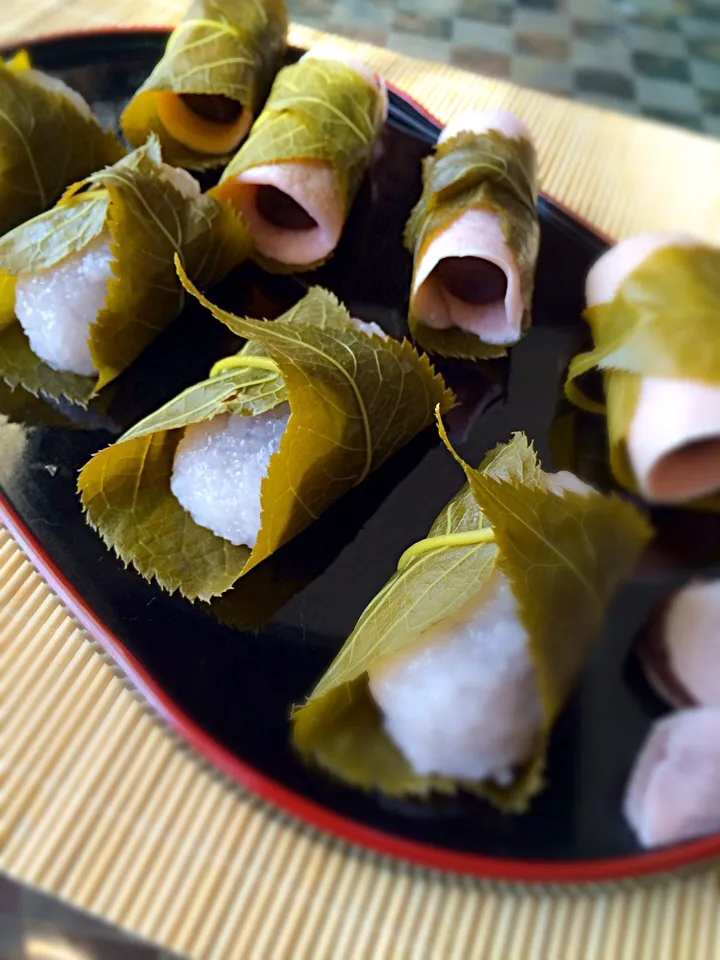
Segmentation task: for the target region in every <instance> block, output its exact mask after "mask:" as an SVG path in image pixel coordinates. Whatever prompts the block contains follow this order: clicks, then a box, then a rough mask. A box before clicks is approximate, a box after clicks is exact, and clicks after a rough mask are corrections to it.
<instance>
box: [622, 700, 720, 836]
mask: <svg viewBox="0 0 720 960" xmlns="http://www.w3.org/2000/svg"><path fill="white" fill-rule="evenodd" d="M624 811H625V816H626V818H627V820H628V822H629V824H630V826H631V827H632V829H633V831H634V833H635V835H636V836H637V838H638V840H639V841H640V843H641V844H642V845H643V846H644V847H657V846H664V845H666V844H670V843H680V842H682V841H683V840H692V839H694V838H697V837H703V836H707V835H709V834H711V833H717V832H719V831H720V707H694V708H690V709H688V710H678V711H677V712H676V713H673V714H671V715H670V716H668V717H663V719H662V720H659V721H658V722H657V723H656V724H655V725H654V726H653V727H652V729H651V730H650V733H649V735H648V737H647V739H646V741H645V743H644V744H643V746H642V749H641V750H640V753H639V755H638V758H637V760H636V761H635V766H634V768H633V771H632V774H631V776H630V780H629V783H628V787H627V792H626V794H625V802H624Z"/></svg>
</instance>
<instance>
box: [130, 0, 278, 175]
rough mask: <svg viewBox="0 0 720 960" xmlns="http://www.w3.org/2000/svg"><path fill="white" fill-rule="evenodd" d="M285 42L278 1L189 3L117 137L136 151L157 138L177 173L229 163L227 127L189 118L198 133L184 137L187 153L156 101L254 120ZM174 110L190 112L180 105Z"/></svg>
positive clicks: (231, 143)
mask: <svg viewBox="0 0 720 960" xmlns="http://www.w3.org/2000/svg"><path fill="white" fill-rule="evenodd" d="M286 35H287V11H286V9H285V4H284V2H283V0H195V2H194V3H193V4H192V6H191V7H190V10H189V11H188V13H187V16H186V17H185V19H184V20H183V21H182V22H181V23H180V24H179V25H178V26H177V27H176V28H175V30H174V31H173V33H172V34H171V35H170V38H169V40H168V43H167V47H166V49H165V53H164V55H163V57H162V59H161V60H160V61H159V63H158V64H157V65H156V67H155V69H154V70H153V72H152V73H151V74H150V76H149V77H148V79H147V80H146V81H145V83H144V84H143V85H142V86H141V87H140V89H139V90H138V91H137V93H136V94H135V96H134V97H133V98H132V100H131V101H130V103H129V104H128V105H127V107H126V108H125V110H124V111H123V114H122V117H121V125H122V130H123V133H124V134H125V136H126V137H127V138H128V140H129V141H130V143H132V144H133V145H135V146H139V145H140V144H142V143H144V142H145V140H146V139H147V137H148V135H149V134H150V133H155V134H156V135H157V136H158V137H159V138H160V143H161V145H162V148H163V154H164V155H165V157H166V159H167V161H168V162H169V163H173V164H176V165H178V166H182V167H189V168H195V169H199V168H202V167H208V166H216V165H218V164H220V163H225V162H227V161H228V160H229V159H230V157H232V155H233V153H234V152H235V150H236V149H237V137H236V138H235V140H234V141H233V139H232V133H233V129H234V128H233V127H232V124H228V125H227V130H223V128H224V127H225V126H226V124H222V123H213V122H212V121H210V122H209V123H208V122H207V121H204V120H203V118H202V117H200V118H195V124H196V126H197V129H196V130H194V131H193V130H189V131H188V132H190V133H191V134H192V136H193V138H197V139H198V141H199V142H198V148H193V147H190V146H188V145H186V144H185V143H184V142H180V141H178V140H177V139H176V138H175V137H174V136H173V135H172V133H171V132H170V131H169V130H168V129H167V127H166V125H165V123H164V122H163V117H162V116H161V112H162V108H161V110H160V111H159V110H158V94H159V95H160V96H161V97H162V96H167V95H173V94H175V95H181V94H205V95H214V96H221V97H225V98H228V99H230V100H232V101H235V102H236V103H238V104H239V105H241V106H242V107H243V108H244V109H245V110H246V111H249V114H250V117H255V116H257V114H258V113H259V111H260V108H261V107H262V104H263V102H264V100H265V98H266V96H267V93H268V90H269V89H270V85H271V84H272V81H273V78H274V76H275V74H276V73H277V71H278V69H279V68H280V65H281V63H282V58H283V55H284V53H285V48H286ZM171 106H172V104H171ZM176 108H177V109H178V110H180V111H182V112H185V111H187V110H188V108H187V107H185V108H183V105H182V104H181V103H178V104H176ZM192 120H193V117H192V116H191V115H190V116H186V121H188V122H192ZM179 122H182V118H180V121H179ZM238 133H239V136H240V137H241V136H242V135H243V132H242V131H240V130H238ZM228 135H229V136H230V139H229V140H228ZM200 141H203V142H202V148H200ZM223 141H225V142H224V143H223Z"/></svg>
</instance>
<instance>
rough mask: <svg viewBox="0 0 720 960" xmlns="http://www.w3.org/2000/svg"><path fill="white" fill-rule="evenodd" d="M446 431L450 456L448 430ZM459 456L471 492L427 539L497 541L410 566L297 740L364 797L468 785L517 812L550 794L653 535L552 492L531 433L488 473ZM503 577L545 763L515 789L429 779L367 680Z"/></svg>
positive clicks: (336, 671) (633, 521)
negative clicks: (552, 750)
mask: <svg viewBox="0 0 720 960" xmlns="http://www.w3.org/2000/svg"><path fill="white" fill-rule="evenodd" d="M441 434H442V436H443V440H444V441H445V443H446V444H447V445H448V447H449V443H448V441H447V437H446V435H445V433H444V430H443V429H442V425H441ZM449 449H450V450H451V452H452V453H453V455H454V456H455V457H456V459H457V460H458V462H459V463H460V464H461V465H462V467H463V470H464V471H465V474H466V478H467V481H468V482H467V484H466V485H465V486H464V487H463V488H462V490H461V491H460V492H459V493H458V494H457V495H456V496H455V497H454V498H453V499H452V500H451V501H450V503H449V504H448V505H447V507H445V509H444V510H443V511H442V512H441V514H440V515H439V516H438V518H437V520H436V521H435V523H434V524H433V526H432V527H431V529H430V533H429V535H428V537H429V539H430V540H432V538H433V537H436V536H442V535H445V534H448V533H459V532H463V531H467V530H473V529H482V528H486V527H488V526H491V527H492V528H493V530H494V533H495V539H494V541H489V542H488V541H483V542H480V543H476V544H472V545H469V544H465V545H458V544H455V545H452V546H448V545H441V546H440V547H438V548H437V549H435V550H432V549H429V550H428V551H426V552H424V553H421V554H418V555H416V556H415V557H414V558H412V559H411V560H410V561H409V563H408V564H407V565H406V566H404V567H402V569H400V570H398V571H397V572H396V573H395V574H394V575H393V576H392V577H391V578H390V580H389V581H388V583H387V584H386V585H385V587H383V589H382V590H381V591H380V592H379V593H378V595H377V596H376V597H375V598H374V600H372V601H371V603H370V604H369V606H368V607H367V608H366V610H365V612H364V613H363V614H362V616H361V617H360V619H359V621H358V623H357V625H356V627H355V629H354V630H353V632H352V634H351V635H350V637H349V638H348V640H347V641H346V643H345V644H344V646H343V647H342V649H341V650H340V653H339V654H338V655H337V657H336V658H335V660H334V661H333V663H332V664H331V665H330V667H329V668H328V670H327V672H326V673H325V674H324V676H323V677H322V679H321V680H320V681H319V683H318V684H317V686H316V687H315V689H314V690H313V692H312V693H311V694H310V697H309V698H308V700H307V701H306V702H305V703H304V704H303V705H302V706H300V707H298V708H296V709H295V711H294V713H293V742H294V744H295V747H296V748H297V749H298V751H299V752H300V754H301V755H302V756H303V757H304V758H305V759H306V760H307V761H309V762H312V763H316V764H318V765H319V766H321V767H323V768H324V769H326V770H327V771H328V772H330V773H331V774H332V775H334V776H336V777H339V778H340V779H341V780H344V781H346V782H348V783H351V784H353V785H355V786H359V787H362V788H364V789H377V790H379V791H380V792H382V793H384V794H387V795H391V796H396V795H406V794H419V795H424V794H427V793H430V792H432V791H437V792H441V793H453V792H455V791H456V790H457V789H463V790H466V791H469V792H472V793H477V794H480V795H483V796H486V797H487V798H488V799H490V800H491V801H492V802H493V803H495V804H496V805H497V806H499V807H500V808H502V809H504V810H507V811H516V812H517V811H522V810H524V809H526V807H527V805H528V803H529V801H530V799H531V798H532V797H533V796H534V795H535V794H536V793H537V792H538V791H539V790H540V789H541V788H542V786H543V767H544V762H545V753H546V748H547V740H548V736H549V733H550V730H551V728H552V724H553V722H554V720H555V719H556V717H557V714H558V712H559V710H560V709H561V708H562V706H563V704H564V703H565V701H566V699H567V695H568V693H569V691H570V689H571V687H572V684H573V682H574V681H575V680H576V679H577V674H578V672H579V669H580V666H581V665H582V662H583V660H584V657H585V656H586V654H587V652H588V649H589V647H590V645H591V643H592V642H593V640H594V639H595V637H596V636H597V634H598V632H599V630H600V627H601V625H602V620H603V617H604V611H605V608H606V605H607V603H608V601H609V599H610V597H611V596H612V593H613V591H614V590H615V588H616V587H617V586H618V585H619V583H620V582H621V581H622V579H623V578H624V576H625V575H626V574H627V573H628V571H629V570H630V568H631V567H632V565H633V564H634V562H635V560H636V558H637V555H638V553H639V551H640V549H641V548H642V546H643V544H644V543H645V541H646V539H647V537H648V536H649V532H650V531H649V527H648V525H647V523H646V522H645V521H644V520H643V519H642V518H641V517H640V515H639V514H638V513H637V511H635V509H634V508H633V507H631V506H630V505H629V504H626V503H624V502H623V501H621V500H620V499H619V498H617V497H609V498H608V497H604V496H602V495H601V494H599V493H595V492H594V491H592V492H590V493H589V494H588V495H583V494H577V493H570V492H568V491H565V492H564V493H554V492H551V491H550V490H549V489H548V487H547V484H546V482H545V479H544V478H545V475H544V474H543V472H542V470H541V468H540V464H539V462H538V460H537V456H536V454H535V451H534V450H533V448H532V446H531V445H530V444H529V443H528V441H527V439H526V437H525V436H524V435H523V434H520V433H516V434H514V435H513V437H512V439H511V441H510V442H509V443H508V444H505V445H501V446H499V447H497V448H496V449H495V450H493V451H492V452H491V453H490V454H488V456H487V457H486V458H485V460H484V461H483V463H482V464H481V465H480V467H478V468H477V469H473V468H471V467H469V466H468V465H467V464H465V463H463V461H462V460H460V458H459V457H457V455H456V454H455V453H454V451H452V448H450V447H449ZM497 568H499V569H500V570H502V571H503V572H504V573H505V574H506V575H507V576H508V578H509V580H510V584H511V588H512V590H513V593H514V595H515V597H516V599H517V601H518V604H519V608H520V616H521V618H522V621H523V624H524V626H525V628H526V630H527V635H528V644H529V653H530V656H531V658H532V661H533V664H534V666H535V671H536V677H537V680H538V688H539V692H540V697H541V702H542V706H543V729H542V731H541V734H540V736H539V737H538V740H537V743H536V750H535V753H534V755H533V756H532V757H531V758H530V760H529V761H528V762H527V763H526V764H525V765H524V766H523V767H522V768H521V769H519V770H517V771H516V774H515V778H514V780H513V781H512V783H511V784H509V785H508V786H507V787H504V786H503V787H501V786H499V785H497V784H495V783H491V782H489V781H471V780H464V779H454V778H450V777H446V776H439V775H429V776H428V775H420V774H417V773H416V772H415V771H414V770H413V769H412V767H411V766H410V764H409V763H408V761H407V760H406V759H405V757H404V756H403V755H402V753H401V751H400V750H399V749H398V748H397V747H396V745H395V744H394V743H393V742H392V740H391V739H390V738H389V736H388V735H387V733H386V732H385V729H384V725H383V717H382V714H381V711H380V710H379V709H378V707H377V705H376V704H375V702H374V700H373V698H372V695H371V692H370V689H369V684H368V670H369V669H370V668H371V667H373V666H374V665H376V664H377V663H379V662H381V661H382V660H384V659H385V658H387V657H389V656H391V655H393V654H397V653H398V652H400V651H403V650H407V649H409V648H412V646H413V644H415V643H417V641H418V639H419V638H420V637H421V636H422V635H423V634H424V633H425V632H426V631H427V630H428V629H430V628H431V627H433V626H434V625H436V624H437V623H439V622H441V621H443V620H445V619H446V618H448V617H452V616H454V615H458V612H459V611H460V610H461V609H462V607H463V606H464V604H466V603H467V602H468V601H470V600H472V598H473V597H475V596H477V594H478V593H479V592H480V591H481V590H482V588H483V586H484V585H485V583H486V582H487V580H488V577H489V576H490V574H491V573H492V572H493V571H494V570H495V569H497ZM558 605H560V607H559V608H558Z"/></svg>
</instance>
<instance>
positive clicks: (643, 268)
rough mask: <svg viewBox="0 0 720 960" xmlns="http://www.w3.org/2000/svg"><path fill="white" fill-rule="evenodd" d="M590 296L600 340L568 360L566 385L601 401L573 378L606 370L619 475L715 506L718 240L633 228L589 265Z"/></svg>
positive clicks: (670, 498) (718, 481)
mask: <svg viewBox="0 0 720 960" xmlns="http://www.w3.org/2000/svg"><path fill="white" fill-rule="evenodd" d="M586 296H587V304H588V310H587V311H586V318H587V319H588V321H589V323H590V326H591V328H592V331H593V337H594V340H595V349H594V350H592V351H590V352H588V353H586V354H582V355H580V356H579V357H577V358H575V360H574V361H573V363H572V364H571V367H570V373H569V377H568V395H569V396H570V398H571V399H573V400H574V401H575V402H576V403H578V404H579V405H581V406H584V407H586V409H591V410H592V409H600V410H602V409H603V408H602V407H598V405H597V404H593V403H592V402H589V401H588V400H587V398H585V397H584V396H583V394H582V393H581V392H580V389H579V388H578V387H577V386H576V385H575V383H574V381H575V379H576V378H577V377H579V376H581V375H582V374H584V373H586V372H587V371H588V370H589V369H592V368H593V367H597V368H598V369H599V370H600V371H601V372H602V373H603V374H604V380H605V392H606V398H607V416H608V432H609V435H610V444H611V465H612V468H613V471H614V473H615V475H616V477H617V479H618V480H619V481H620V482H621V483H623V484H624V485H625V486H627V487H628V488H630V489H634V490H637V491H639V492H640V493H641V494H642V496H643V497H644V498H645V499H646V500H649V501H651V502H653V503H667V504H679V503H686V502H688V501H695V500H700V501H703V500H704V499H705V498H712V501H714V503H715V508H717V507H718V506H720V499H718V498H717V497H715V495H716V494H717V493H718V491H719V490H720V346H719V345H718V342H719V340H720V338H718V335H717V333H718V324H719V323H720V249H718V248H714V247H709V246H706V245H703V244H702V243H701V242H700V241H699V240H697V239H695V238H693V237H692V236H689V235H688V234H684V233H676V232H666V233H657V234H641V235H639V236H634V237H629V238H628V239H626V240H623V241H621V242H620V243H618V244H617V246H615V247H613V248H612V249H611V250H609V251H608V253H606V254H604V255H603V256H602V257H601V258H600V259H599V260H598V261H597V263H596V264H595V265H594V266H593V268H592V269H591V271H590V273H589V274H588V278H587V284H586ZM698 505H706V506H708V507H710V506H712V502H710V501H708V502H707V503H705V504H698Z"/></svg>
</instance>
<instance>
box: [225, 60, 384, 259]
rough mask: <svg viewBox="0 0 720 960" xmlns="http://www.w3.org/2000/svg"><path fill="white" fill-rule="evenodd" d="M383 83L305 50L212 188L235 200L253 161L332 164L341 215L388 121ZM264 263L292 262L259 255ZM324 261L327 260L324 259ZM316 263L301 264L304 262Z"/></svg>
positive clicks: (255, 164) (283, 75) (259, 163)
mask: <svg viewBox="0 0 720 960" xmlns="http://www.w3.org/2000/svg"><path fill="white" fill-rule="evenodd" d="M385 96H386V94H385V90H384V88H383V87H382V86H381V85H378V84H376V83H373V82H372V81H371V80H370V79H369V78H368V77H366V76H364V75H363V73H362V72H360V71H359V70H358V69H356V68H355V67H354V66H352V65H351V64H349V63H344V62H342V61H339V60H326V59H314V58H313V57H312V56H311V55H308V56H305V57H303V58H302V60H300V61H299V62H298V63H295V64H292V65H291V66H289V67H285V68H284V69H283V70H281V71H280V73H279V74H278V75H277V77H276V79H275V83H274V84H273V87H272V90H271V91H270V96H269V97H268V101H267V103H266V104H265V107H264V109H263V111H262V113H261V114H260V116H259V117H258V119H257V121H256V123H255V125H254V126H253V128H252V131H251V133H250V136H249V137H248V139H247V141H246V142H245V143H244V144H243V146H242V147H241V148H240V150H239V151H238V153H237V154H236V155H235V157H234V158H233V159H232V160H231V161H230V163H229V164H228V166H227V167H226V168H225V170H224V172H223V175H222V177H221V178H220V182H219V184H218V185H217V187H214V188H213V190H212V191H211V192H212V193H213V195H215V196H218V197H219V198H220V199H222V200H227V201H228V202H233V198H234V196H235V194H236V192H237V186H236V180H237V178H238V177H240V176H241V175H242V174H244V173H246V172H248V171H250V170H252V169H253V168H255V167H261V166H262V167H265V166H268V165H274V164H282V163H284V162H291V163H300V164H305V165H307V167H308V170H309V171H310V170H312V166H313V165H317V164H319V163H325V164H329V166H330V167H331V169H332V172H333V175H334V180H335V184H336V190H335V193H336V196H335V197H327V202H328V203H332V204H334V203H335V202H339V203H340V204H341V207H342V209H341V210H340V211H339V219H340V222H344V220H345V218H346V217H347V214H348V211H349V209H350V206H351V205H352V202H353V199H354V198H355V194H356V193H357V190H358V188H359V186H360V182H361V180H362V178H363V175H364V173H365V171H366V169H367V167H368V165H369V163H370V157H371V154H372V149H373V144H374V142H375V139H376V137H377V135H378V133H379V131H380V129H381V127H382V123H383V121H384V115H385V114H384V108H385ZM261 262H262V263H263V265H266V266H268V267H269V268H274V269H284V268H286V267H287V266H288V265H287V264H284V263H280V262H275V261H274V260H273V259H272V258H270V257H264V258H262V260H261ZM320 262H322V261H320ZM315 265H317V264H309V265H307V264H303V266H304V267H305V268H309V267H310V266H315Z"/></svg>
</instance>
